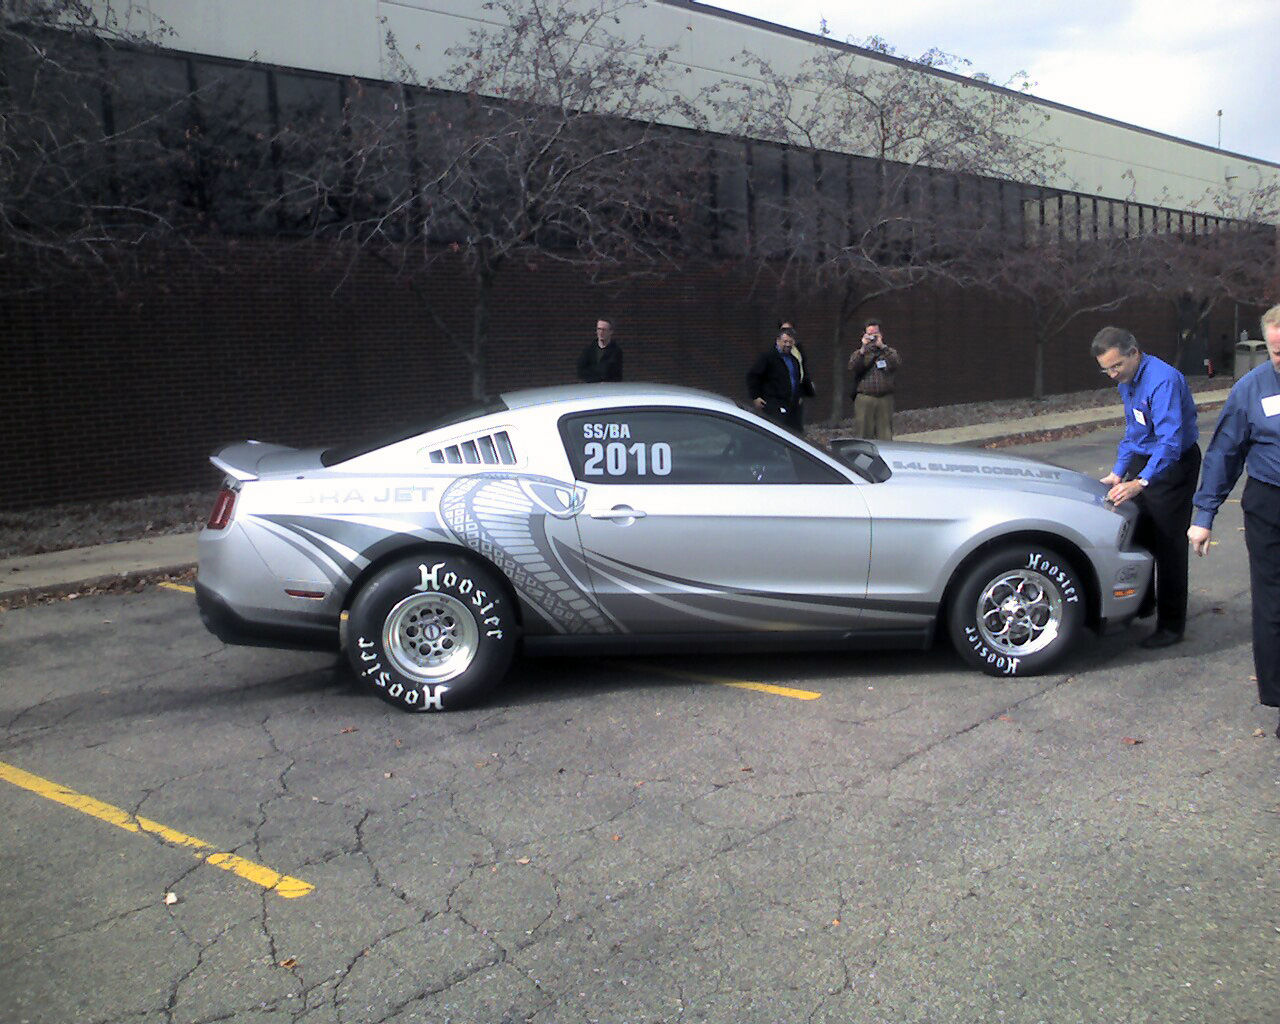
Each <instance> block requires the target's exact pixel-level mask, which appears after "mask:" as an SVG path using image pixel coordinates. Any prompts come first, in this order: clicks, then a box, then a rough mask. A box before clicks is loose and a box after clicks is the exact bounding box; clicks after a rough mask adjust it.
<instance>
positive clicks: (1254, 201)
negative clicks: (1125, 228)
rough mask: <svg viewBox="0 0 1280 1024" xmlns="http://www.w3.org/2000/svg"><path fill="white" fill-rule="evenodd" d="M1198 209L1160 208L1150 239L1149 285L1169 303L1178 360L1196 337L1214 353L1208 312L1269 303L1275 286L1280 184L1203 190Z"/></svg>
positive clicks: (1179, 362)
mask: <svg viewBox="0 0 1280 1024" xmlns="http://www.w3.org/2000/svg"><path fill="white" fill-rule="evenodd" d="M1196 205H1197V206H1198V207H1199V209H1193V210H1184V211H1178V212H1171V211H1165V212H1164V216H1163V218H1162V220H1161V222H1160V223H1159V225H1158V226H1159V227H1160V228H1161V229H1162V230H1159V231H1158V232H1157V233H1156V234H1155V237H1154V238H1152V239H1150V240H1149V248H1150V251H1151V259H1150V261H1149V262H1150V266H1151V277H1150V279H1149V281H1148V285H1149V290H1150V291H1151V292H1153V293H1154V294H1155V295H1157V296H1160V297H1163V298H1165V299H1167V300H1168V301H1169V302H1171V303H1172V305H1173V308H1174V311H1175V314H1176V316H1177V320H1178V340H1177V351H1176V356H1175V358H1176V360H1177V362H1178V364H1181V362H1182V359H1183V353H1184V349H1185V347H1186V346H1187V345H1188V344H1189V343H1191V342H1192V341H1193V340H1196V339H1198V340H1200V341H1202V342H1203V343H1204V344H1205V346H1206V351H1209V352H1210V353H1211V348H1210V346H1211V342H1210V339H1209V337H1208V329H1207V325H1208V321H1209V317H1210V315H1211V314H1212V313H1213V311H1214V310H1215V309H1216V308H1217V307H1218V305H1219V304H1220V303H1222V302H1239V303H1244V304H1247V305H1266V304H1267V303H1268V301H1269V298H1270V297H1271V296H1272V295H1274V294H1275V288H1276V284H1277V277H1276V273H1277V261H1276V255H1277V253H1276V240H1277V235H1276V228H1275V224H1276V223H1277V221H1280V184H1278V183H1276V182H1274V181H1266V180H1260V181H1259V182H1258V184H1257V185H1255V186H1254V187H1253V188H1248V189H1227V188H1223V189H1220V190H1217V191H1215V192H1213V193H1210V194H1207V195H1206V196H1205V197H1203V199H1202V201H1201V202H1200V203H1198V204H1196Z"/></svg>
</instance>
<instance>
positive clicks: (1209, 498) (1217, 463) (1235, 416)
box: [1187, 306, 1280, 736]
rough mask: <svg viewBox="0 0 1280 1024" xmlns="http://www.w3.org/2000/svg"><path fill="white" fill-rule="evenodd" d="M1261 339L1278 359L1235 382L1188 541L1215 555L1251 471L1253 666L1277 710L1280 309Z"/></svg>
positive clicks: (1271, 314)
mask: <svg viewBox="0 0 1280 1024" xmlns="http://www.w3.org/2000/svg"><path fill="white" fill-rule="evenodd" d="M1262 336H1263V338H1264V339H1265V340H1266V343H1267V354H1268V355H1269V356H1270V357H1271V358H1270V359H1269V360H1268V361H1267V362H1265V363H1263V364H1262V365H1261V366H1255V367H1254V368H1253V369H1252V370H1250V371H1249V372H1248V373H1246V374H1245V375H1244V376H1243V377H1241V378H1240V379H1239V380H1238V381H1236V384H1235V387H1233V388H1232V389H1231V394H1230V395H1229V396H1227V403H1226V405H1224V406H1223V407H1222V415H1221V416H1219V417H1218V425H1217V426H1216V427H1215V428H1214V431H1213V440H1212V441H1210V442H1209V448H1208V450H1207V451H1206V452H1205V456H1204V476H1203V477H1202V478H1201V480H1200V489H1199V490H1198V491H1196V494H1195V497H1194V498H1193V499H1192V504H1193V505H1194V506H1195V513H1194V515H1193V517H1192V525H1191V528H1190V529H1188V530H1187V540H1188V541H1190V542H1191V546H1192V547H1193V548H1195V551H1196V554H1197V555H1205V554H1208V552H1209V538H1210V537H1211V536H1212V530H1213V517H1214V515H1215V514H1216V513H1217V511H1218V509H1219V508H1220V507H1221V505H1222V502H1223V501H1224V500H1225V499H1226V497H1227V495H1228V494H1230V493H1231V488H1232V487H1234V486H1235V483H1236V480H1238V479H1239V478H1240V471H1241V470H1242V469H1243V470H1247V471H1248V473H1249V482H1248V483H1246V484H1245V485H1244V495H1243V496H1242V497H1241V500H1240V505H1241V507H1242V508H1243V509H1244V542H1245V546H1246V547H1247V548H1248V551H1249V584H1250V587H1249V589H1250V592H1251V595H1252V603H1253V664H1254V668H1255V669H1256V670H1257V673H1258V702H1259V703H1260V704H1262V705H1264V706H1266V707H1272V708H1274V707H1280V306H1272V307H1271V308H1270V309H1269V310H1267V311H1266V312H1265V313H1263V314H1262ZM1276 736H1280V725H1278V726H1277V727H1276Z"/></svg>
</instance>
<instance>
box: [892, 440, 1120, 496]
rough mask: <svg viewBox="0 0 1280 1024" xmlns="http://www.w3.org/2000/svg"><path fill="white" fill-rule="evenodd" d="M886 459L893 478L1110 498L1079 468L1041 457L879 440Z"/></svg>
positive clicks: (983, 487)
mask: <svg viewBox="0 0 1280 1024" xmlns="http://www.w3.org/2000/svg"><path fill="white" fill-rule="evenodd" d="M876 448H877V449H878V450H879V452H880V456H881V458H883V459H884V461H885V462H886V463H887V464H888V466H889V468H890V469H891V470H892V471H893V476H892V478H891V479H892V480H894V481H895V482H898V483H905V484H910V483H913V482H920V483H929V484H939V483H942V482H943V481H946V483H947V484H948V485H952V484H954V485H957V486H963V487H976V488H981V489H983V490H1014V491H1021V492H1024V493H1026V492H1032V493H1036V494H1055V495H1060V496H1062V497H1067V498H1074V499H1076V500H1078V501H1084V502H1087V503H1089V504H1091V505H1101V504H1103V503H1104V502H1105V501H1106V496H1107V487H1106V485H1105V484H1102V483H1099V482H1098V481H1097V480H1096V479H1094V478H1093V477H1090V476H1086V475H1085V474H1084V473H1077V472H1076V471H1075V470H1071V469H1065V468H1063V467H1062V466H1055V465H1053V464H1052V463H1049V462H1041V461H1040V460H1038V459H1026V458H1022V457H1020V456H1018V455H1006V454H1004V453H1001V452H994V451H988V450H986V449H981V448H955V447H951V446H949V445H938V444H912V443H908V442H889V443H878V444H877V445H876Z"/></svg>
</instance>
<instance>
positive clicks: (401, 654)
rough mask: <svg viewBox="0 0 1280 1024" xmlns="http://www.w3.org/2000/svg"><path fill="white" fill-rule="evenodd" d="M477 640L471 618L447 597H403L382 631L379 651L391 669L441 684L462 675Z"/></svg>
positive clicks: (433, 594) (477, 629) (455, 602)
mask: <svg viewBox="0 0 1280 1024" xmlns="http://www.w3.org/2000/svg"><path fill="white" fill-rule="evenodd" d="M479 639H480V630H479V628H478V627H477V625H476V620H475V617H474V616H473V615H472V614H471V612H470V611H468V610H467V607H466V605H464V604H463V603H462V602H461V601H458V600H457V599H455V598H453V597H450V596H449V595H448V594H438V593H426V594H413V595H411V596H409V597H406V598H405V599H404V600H403V601H401V602H400V603H399V604H397V605H396V606H395V607H394V608H392V609H391V611H390V612H389V613H388V615H387V618H386V621H385V623H384V625H383V627H382V645H383V649H384V650H385V651H386V652H387V657H388V659H389V660H390V661H391V663H392V664H393V665H394V667H395V669H396V670H397V671H398V672H400V673H401V674H403V675H405V676H407V677H408V678H410V679H412V680H415V681H417V682H425V683H442V682H445V681H446V680H449V679H453V678H454V677H455V676H458V675H461V674H462V673H463V672H465V671H466V670H467V668H468V666H470V664H471V662H472V661H473V660H474V659H475V656H476V649H477V647H478V644H479Z"/></svg>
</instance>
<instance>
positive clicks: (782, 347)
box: [747, 326, 813, 434]
mask: <svg viewBox="0 0 1280 1024" xmlns="http://www.w3.org/2000/svg"><path fill="white" fill-rule="evenodd" d="M795 343H796V334H795V329H794V328H793V327H789V326H784V327H782V328H780V329H779V331H778V337H777V340H776V341H775V342H774V344H773V347H772V348H771V349H769V351H767V352H764V353H762V354H761V356H760V358H759V359H757V360H756V361H755V363H754V364H753V365H752V367H751V369H750V370H748V371H747V395H748V396H749V397H750V398H751V404H752V405H754V406H755V408H756V409H757V411H759V412H760V413H762V414H763V415H765V416H767V417H769V419H771V420H773V421H774V422H775V423H778V424H781V425H782V426H784V427H786V428H787V429H788V430H793V431H795V432H796V433H797V434H798V433H800V432H801V431H803V430H804V411H803V406H802V400H803V398H804V396H806V395H809V396H812V395H813V382H812V381H811V380H809V378H808V377H806V376H805V373H804V366H803V364H802V363H801V362H800V360H798V359H796V357H795V356H794V355H792V354H791V350H792V348H793V347H794V346H795Z"/></svg>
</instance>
